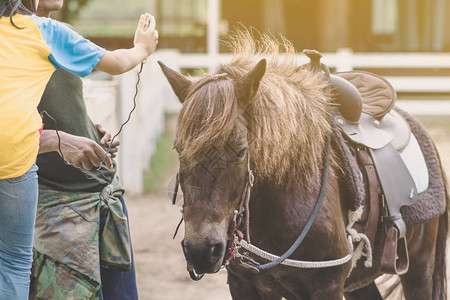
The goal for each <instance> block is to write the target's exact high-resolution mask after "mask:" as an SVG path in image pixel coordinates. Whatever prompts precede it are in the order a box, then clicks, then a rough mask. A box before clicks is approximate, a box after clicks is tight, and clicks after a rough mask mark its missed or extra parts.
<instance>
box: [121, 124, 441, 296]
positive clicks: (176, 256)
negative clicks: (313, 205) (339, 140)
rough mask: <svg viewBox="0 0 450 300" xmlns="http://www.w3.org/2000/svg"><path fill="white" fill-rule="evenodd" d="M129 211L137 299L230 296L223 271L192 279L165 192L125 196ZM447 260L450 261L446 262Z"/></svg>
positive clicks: (435, 134) (436, 134)
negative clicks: (197, 279)
mask: <svg viewBox="0 0 450 300" xmlns="http://www.w3.org/2000/svg"><path fill="white" fill-rule="evenodd" d="M430 133H431V135H432V136H433V138H434V140H435V142H436V144H437V146H438V149H439V151H440V153H441V156H442V160H443V162H444V166H445V170H447V174H450V134H449V132H448V129H447V130H443V129H442V130H441V129H432V130H430ZM126 200H127V205H128V210H129V214H130V222H131V225H130V226H131V231H132V240H133V247H134V254H135V261H136V270H137V277H138V288H139V294H140V299H143V300H172V299H173V300H175V299H177V300H179V299H182V300H209V299H214V300H229V299H231V297H230V295H229V292H228V285H227V284H226V271H225V270H221V271H220V272H219V273H217V274H213V275H206V276H205V277H204V278H203V279H202V280H201V281H198V282H194V281H192V280H191V279H190V277H189V274H188V273H187V271H186V263H185V260H184V257H183V254H182V251H181V246H180V242H181V239H182V237H183V234H184V232H183V229H182V228H181V229H180V231H179V233H178V236H177V237H176V238H175V239H172V236H173V234H174V231H175V228H176V226H177V224H178V222H179V221H180V218H181V213H180V211H179V207H178V206H172V205H171V203H170V200H169V198H168V196H167V195H165V194H164V193H161V194H150V195H140V196H129V195H127V197H126ZM449 263H450V262H449Z"/></svg>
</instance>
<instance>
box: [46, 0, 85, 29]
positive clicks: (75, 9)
mask: <svg viewBox="0 0 450 300" xmlns="http://www.w3.org/2000/svg"><path fill="white" fill-rule="evenodd" d="M89 2H90V0H65V1H64V6H63V8H62V9H61V10H59V11H58V12H57V13H55V14H54V16H53V17H54V18H56V19H58V20H60V21H63V22H67V23H72V22H73V21H75V20H76V19H77V17H78V15H79V13H80V11H81V10H82V9H83V7H85V6H86V4H88V3H89Z"/></svg>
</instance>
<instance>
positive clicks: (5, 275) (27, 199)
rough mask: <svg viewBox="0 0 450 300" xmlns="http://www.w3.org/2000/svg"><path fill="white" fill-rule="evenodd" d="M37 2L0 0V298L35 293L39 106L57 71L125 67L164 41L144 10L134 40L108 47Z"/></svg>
mask: <svg viewBox="0 0 450 300" xmlns="http://www.w3.org/2000/svg"><path fill="white" fill-rule="evenodd" d="M38 3H39V1H38V0H34V1H33V0H27V2H25V1H21V0H0V40H1V43H0V124H1V126H0V300H6V299H15V300H22V299H28V292H29V280H30V279H29V278H30V268H31V263H32V259H33V258H32V248H33V245H32V243H33V229H34V223H35V215H36V205H37V198H38V182H37V173H36V172H37V167H36V164H35V160H36V156H37V153H38V149H39V137H40V129H41V127H42V120H41V117H40V115H39V113H38V112H37V106H38V104H39V101H40V99H41V97H42V94H43V92H44V89H45V87H46V85H47V82H48V81H49V79H50V77H51V76H52V74H53V72H54V71H55V70H57V69H59V68H62V69H65V70H67V71H69V72H71V73H74V74H76V75H78V76H82V77H83V76H86V75H88V74H89V73H90V72H92V70H93V69H94V68H97V69H99V70H101V71H104V72H107V73H109V74H121V73H124V72H126V71H129V70H131V69H132V68H134V67H135V66H137V65H138V64H139V63H141V62H142V61H143V60H144V59H145V58H147V57H148V56H149V55H150V54H151V53H152V52H153V51H154V50H155V48H156V45H157V42H158V33H157V31H156V30H152V29H148V30H145V18H146V17H147V16H145V15H142V16H141V18H140V20H139V24H138V27H137V30H136V34H135V40H134V47H133V48H131V49H119V50H115V51H106V50H105V49H103V48H101V47H99V46H97V45H95V44H93V43H92V42H90V41H89V40H86V39H84V38H83V37H81V36H80V35H78V34H77V33H75V32H74V31H72V30H71V29H70V28H68V27H67V26H65V25H63V24H62V23H60V22H57V21H55V20H52V19H49V18H43V17H37V16H36V15H35V14H34V12H35V11H36V7H37V5H38ZM152 20H153V22H154V19H152ZM109 164H110V162H109Z"/></svg>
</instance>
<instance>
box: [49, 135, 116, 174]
mask: <svg viewBox="0 0 450 300" xmlns="http://www.w3.org/2000/svg"><path fill="white" fill-rule="evenodd" d="M60 136H61V152H62V154H63V156H64V160H65V161H66V162H67V163H68V164H71V165H74V166H75V167H78V168H84V169H86V170H90V169H92V167H99V166H100V162H102V161H103V160H105V161H104V163H105V165H106V167H108V169H112V167H113V164H112V160H111V155H107V154H106V151H105V150H104V149H103V148H102V147H101V146H100V145H98V144H97V143H96V142H94V141H92V140H90V139H88V138H85V137H80V136H75V135H71V134H67V133H64V132H60ZM58 151H59V149H58Z"/></svg>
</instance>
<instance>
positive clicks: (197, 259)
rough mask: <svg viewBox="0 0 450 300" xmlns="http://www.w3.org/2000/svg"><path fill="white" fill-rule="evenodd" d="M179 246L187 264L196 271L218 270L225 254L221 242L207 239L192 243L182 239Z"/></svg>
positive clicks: (223, 245) (213, 271)
mask: <svg viewBox="0 0 450 300" xmlns="http://www.w3.org/2000/svg"><path fill="white" fill-rule="evenodd" d="M181 246H182V248H183V253H184V256H185V258H186V261H187V263H188V265H192V266H193V268H194V269H195V271H196V272H197V273H199V274H200V273H215V272H217V271H219V269H220V266H221V263H222V260H223V256H224V254H225V244H224V243H223V242H218V241H212V240H208V241H205V242H204V243H202V244H195V245H194V244H190V243H188V242H186V241H185V240H183V241H182V242H181Z"/></svg>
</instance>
